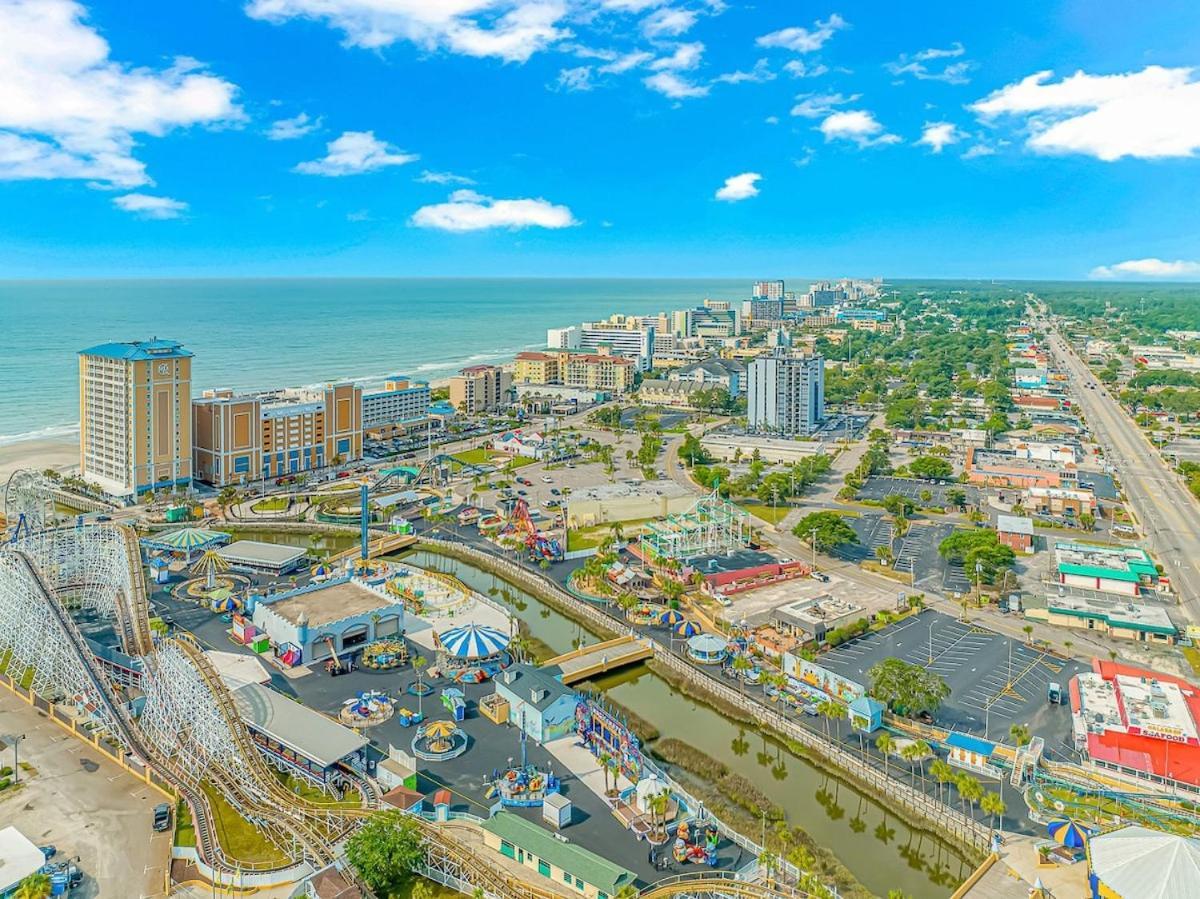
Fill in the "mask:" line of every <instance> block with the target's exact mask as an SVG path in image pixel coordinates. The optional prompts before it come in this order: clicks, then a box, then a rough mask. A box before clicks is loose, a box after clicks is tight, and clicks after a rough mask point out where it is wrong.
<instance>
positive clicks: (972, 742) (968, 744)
mask: <svg viewBox="0 0 1200 899" xmlns="http://www.w3.org/2000/svg"><path fill="white" fill-rule="evenodd" d="M945 743H946V745H947V746H953V747H954V748H955V749H964V750H966V751H967V752H975V753H978V754H979V755H985V756H986V755H991V754H992V753H993V752H995V750H996V744H995V743H990V742H988V741H987V740H981V739H979V738H978V737H972V736H969V735H967V734H950V736H948V737H946V740H945Z"/></svg>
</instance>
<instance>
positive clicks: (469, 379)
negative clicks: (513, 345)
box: [450, 365, 512, 415]
mask: <svg viewBox="0 0 1200 899" xmlns="http://www.w3.org/2000/svg"><path fill="white" fill-rule="evenodd" d="M511 389H512V374H511V373H510V372H507V371H505V370H504V369H502V368H501V367H500V366H498V365H472V366H470V367H469V368H464V369H462V370H461V371H460V372H459V373H458V374H457V375H455V376H454V377H453V378H451V379H450V405H452V406H453V407H454V408H455V409H457V410H459V411H460V412H464V413H466V414H467V415H478V414H479V413H481V412H493V411H495V410H496V409H501V408H503V407H504V406H506V405H508V402H509V393H510V391H511Z"/></svg>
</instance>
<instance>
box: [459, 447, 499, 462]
mask: <svg viewBox="0 0 1200 899" xmlns="http://www.w3.org/2000/svg"><path fill="white" fill-rule="evenodd" d="M450 458H451V459H457V460H458V461H459V462H466V463H467V464H468V465H482V464H483V463H484V462H490V461H491V458H492V451H491V450H490V449H487V448H486V447H482V446H481V447H477V448H475V449H472V450H463V451H462V452H461V453H455V454H454V455H453V456H451V457H450Z"/></svg>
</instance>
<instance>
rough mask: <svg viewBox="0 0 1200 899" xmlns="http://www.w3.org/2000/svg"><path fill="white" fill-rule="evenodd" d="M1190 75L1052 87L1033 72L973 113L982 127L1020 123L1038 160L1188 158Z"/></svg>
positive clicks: (1199, 120) (1193, 124)
mask: <svg viewBox="0 0 1200 899" xmlns="http://www.w3.org/2000/svg"><path fill="white" fill-rule="evenodd" d="M1196 71H1197V70H1196V69H1194V68H1172V69H1168V68H1163V67H1162V66H1147V67H1146V68H1144V69H1142V70H1141V71H1140V72H1127V73H1125V74H1120V75H1089V74H1088V73H1086V72H1082V71H1079V72H1076V73H1075V74H1074V75H1071V76H1070V77H1068V78H1064V79H1063V80H1061V81H1058V82H1053V83H1051V82H1050V79H1051V78H1052V77H1053V75H1054V73H1053V72H1049V71H1046V72H1037V73H1035V74H1033V75H1030V76H1029V77H1028V78H1025V79H1023V80H1021V81H1018V82H1016V83H1015V84H1010V85H1008V86H1006V87H1003V88H1000V89H999V90H997V91H995V92H993V93H992V94H989V95H988V96H987V97H985V98H984V99H982V100H980V101H979V102H977V103H975V104H974V105H972V106H971V109H972V110H973V111H975V112H976V113H978V114H980V115H981V116H983V117H984V118H986V119H994V118H997V117H1000V116H1015V117H1018V118H1023V119H1024V125H1025V128H1026V130H1027V132H1028V137H1027V139H1026V142H1025V145H1026V146H1027V147H1028V148H1029V149H1031V150H1033V151H1035V152H1038V153H1080V154H1084V155H1087V156H1094V157H1096V158H1097V159H1102V160H1104V161H1105V162H1112V161H1115V160H1117V159H1121V158H1123V157H1125V156H1132V157H1134V158H1137V159H1160V158H1166V157H1179V156H1192V155H1194V154H1195V153H1196V151H1197V149H1200V81H1197V80H1194V78H1193V76H1194V75H1195V73H1196Z"/></svg>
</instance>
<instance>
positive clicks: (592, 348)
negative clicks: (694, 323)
mask: <svg viewBox="0 0 1200 899" xmlns="http://www.w3.org/2000/svg"><path fill="white" fill-rule="evenodd" d="M654 333H655V328H654V325H652V324H645V323H643V319H642V318H640V317H638V316H634V315H613V316H610V317H609V318H607V319H605V320H604V321H599V322H584V323H583V325H582V326H581V327H580V329H579V348H580V349H581V350H584V351H589V352H593V353H595V352H599V351H600V350H601V348H603V347H607V348H608V349H609V350H610V352H611V353H612V355H614V356H624V357H626V358H627V359H633V360H634V361H635V362H637V366H638V368H639V369H640V370H642V371H649V370H650V369H651V368H653V367H654Z"/></svg>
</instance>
